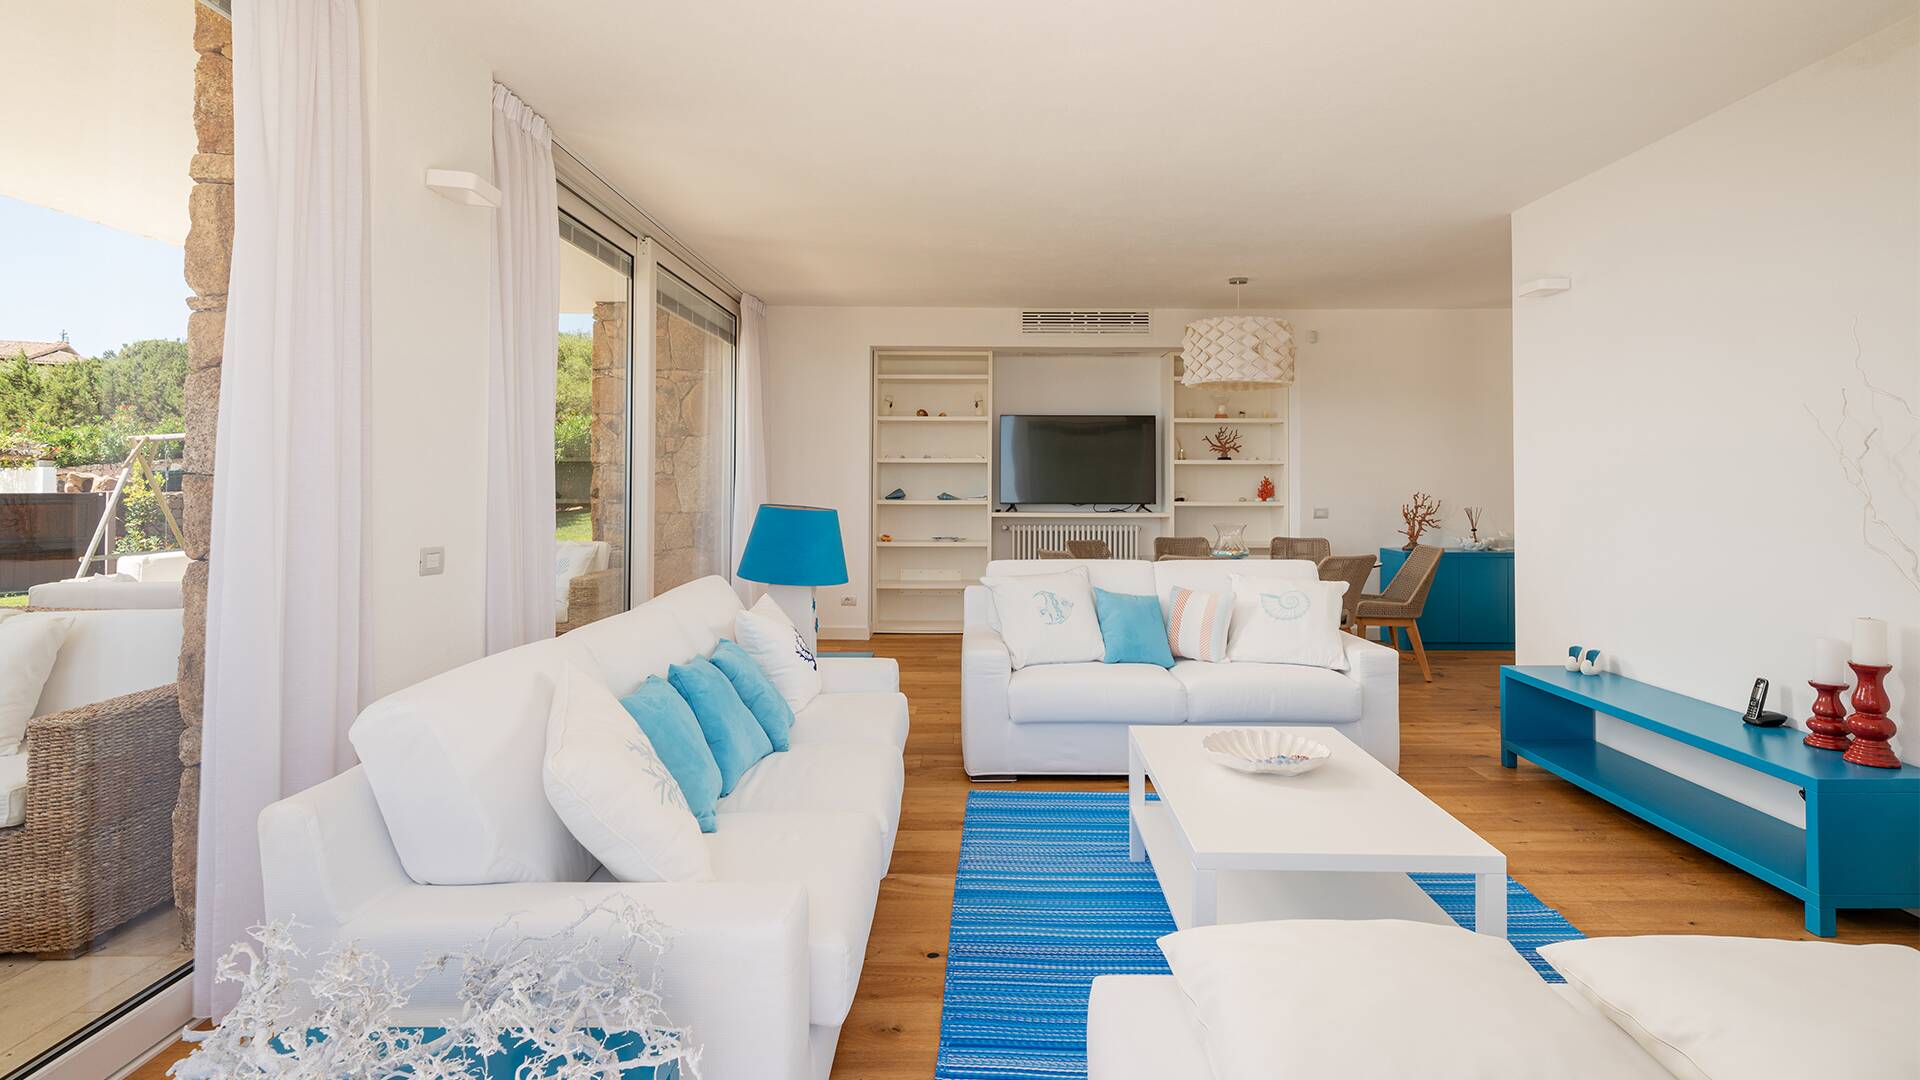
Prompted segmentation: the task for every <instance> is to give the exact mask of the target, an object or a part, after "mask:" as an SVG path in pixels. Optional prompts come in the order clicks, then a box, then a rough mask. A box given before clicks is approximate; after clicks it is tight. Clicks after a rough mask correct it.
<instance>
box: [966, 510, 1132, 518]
mask: <svg viewBox="0 0 1920 1080" xmlns="http://www.w3.org/2000/svg"><path fill="white" fill-rule="evenodd" d="M993 516H994V517H997V518H1099V519H1101V520H1103V521H1126V520H1133V521H1152V520H1154V519H1156V518H1164V517H1166V516H1167V515H1166V514H1162V513H1157V512H1154V511H1148V512H1147V513H1144V514H1142V513H1140V512H1139V511H1137V510H1101V511H1089V510H1068V511H1064V512H1061V513H1058V514H1050V513H1046V512H1044V511H1039V510H995V511H994V512H993Z"/></svg>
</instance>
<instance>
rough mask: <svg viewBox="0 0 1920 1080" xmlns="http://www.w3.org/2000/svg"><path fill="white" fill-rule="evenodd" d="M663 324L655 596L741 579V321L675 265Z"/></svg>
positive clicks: (665, 274)
mask: <svg viewBox="0 0 1920 1080" xmlns="http://www.w3.org/2000/svg"><path fill="white" fill-rule="evenodd" d="M655 278H656V293H655V306H654V316H653V369H654V376H653V382H654V433H653V442H654V469H653V478H654V484H653V490H654V499H653V503H654V505H653V522H654V528H653V542H654V547H653V588H654V591H655V592H656V593H658V592H664V591H666V590H667V589H671V588H673V587H674V586H675V585H679V584H682V583H684V582H688V581H692V580H693V579H695V578H699V577H705V576H707V575H709V574H719V575H721V576H722V577H732V575H733V564H732V551H731V538H732V520H733V516H732V509H733V377H734V346H735V343H736V341H737V334H738V331H739V319H738V318H737V317H736V316H735V315H734V313H733V311H730V310H728V308H726V307H724V306H722V305H721V303H720V302H719V301H717V300H715V299H714V298H712V297H711V296H709V295H708V294H707V293H706V292H705V291H703V290H702V289H700V288H697V287H696V286H695V285H694V284H692V283H691V282H690V281H689V280H688V279H687V278H686V277H682V276H681V275H680V274H678V273H675V272H674V270H673V269H670V268H669V267H668V266H666V265H661V266H659V267H658V268H657V270H656V275H655Z"/></svg>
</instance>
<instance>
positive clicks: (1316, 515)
mask: <svg viewBox="0 0 1920 1080" xmlns="http://www.w3.org/2000/svg"><path fill="white" fill-rule="evenodd" d="M1327 516H1328V514H1327V508H1326V507H1324V506H1316V507H1314V508H1313V520H1315V521H1320V520H1322V519H1324V518H1326V517H1327Z"/></svg>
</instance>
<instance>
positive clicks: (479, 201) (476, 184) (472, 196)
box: [427, 169, 500, 208]
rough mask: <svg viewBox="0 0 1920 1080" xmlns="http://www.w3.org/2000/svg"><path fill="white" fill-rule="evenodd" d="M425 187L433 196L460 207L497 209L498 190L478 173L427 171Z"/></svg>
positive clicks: (444, 170)
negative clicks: (457, 204)
mask: <svg viewBox="0 0 1920 1080" xmlns="http://www.w3.org/2000/svg"><path fill="white" fill-rule="evenodd" d="M427 187H428V188H429V189H431V190H432V191H433V193H434V194H436V195H438V196H440V197H441V198H443V199H446V200H447V201H449V202H456V203H459V204H460V205H461V206H485V207H490V208H491V207H498V206H499V205H500V189H499V188H497V187H494V186H493V185H492V184H491V183H489V182H488V181H487V180H486V179H485V178H483V177H482V176H481V175H480V174H479V173H470V172H463V171H461V170H459V169H428V170H427Z"/></svg>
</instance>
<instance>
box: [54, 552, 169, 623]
mask: <svg viewBox="0 0 1920 1080" xmlns="http://www.w3.org/2000/svg"><path fill="white" fill-rule="evenodd" d="M187 565H188V560H187V553H186V552H184V551H161V552H155V553H152V554H148V555H122V556H120V557H119V558H118V559H117V560H116V561H115V564H114V572H113V573H111V574H93V575H90V576H88V577H83V578H68V579H67V580H65V581H47V582H42V583H41V584H39V585H35V586H33V587H32V588H30V589H28V590H27V603H28V604H29V605H31V606H33V607H36V608H91V609H105V608H115V609H119V608H177V607H179V606H180V603H181V600H180V590H181V580H182V579H183V578H185V577H186V575H187Z"/></svg>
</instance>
